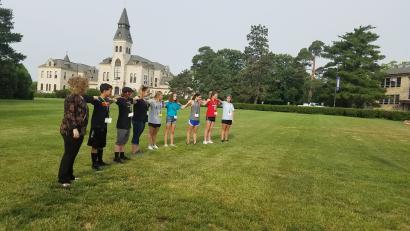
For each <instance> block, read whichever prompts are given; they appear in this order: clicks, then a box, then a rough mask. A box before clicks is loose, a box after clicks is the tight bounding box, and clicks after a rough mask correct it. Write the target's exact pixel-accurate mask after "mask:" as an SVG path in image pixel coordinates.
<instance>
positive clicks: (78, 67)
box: [39, 55, 98, 81]
mask: <svg viewBox="0 0 410 231" xmlns="http://www.w3.org/2000/svg"><path fill="white" fill-rule="evenodd" d="M50 60H51V61H52V62H53V66H51V67H53V68H61V69H64V70H67V71H73V72H76V71H78V72H81V73H85V75H87V76H88V77H89V78H90V81H97V79H96V78H95V77H96V76H97V75H98V70H97V68H95V67H92V66H88V65H85V64H82V63H73V62H71V61H69V60H70V59H69V58H68V55H66V56H65V57H64V59H49V61H50ZM67 60H68V61H67ZM41 67H44V68H47V67H50V66H49V63H48V62H47V63H45V64H43V65H40V66H39V68H41Z"/></svg>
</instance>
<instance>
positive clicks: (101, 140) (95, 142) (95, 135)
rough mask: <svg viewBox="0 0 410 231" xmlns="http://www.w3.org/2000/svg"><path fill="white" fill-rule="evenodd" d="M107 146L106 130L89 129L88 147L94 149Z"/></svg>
mask: <svg viewBox="0 0 410 231" xmlns="http://www.w3.org/2000/svg"><path fill="white" fill-rule="evenodd" d="M106 144H107V128H104V127H103V128H91V130H90V135H89V137H88V143H87V145H88V146H91V147H93V148H95V149H100V148H104V147H105V145H106Z"/></svg>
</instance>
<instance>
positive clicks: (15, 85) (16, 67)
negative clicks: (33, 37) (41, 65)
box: [0, 1, 34, 99]
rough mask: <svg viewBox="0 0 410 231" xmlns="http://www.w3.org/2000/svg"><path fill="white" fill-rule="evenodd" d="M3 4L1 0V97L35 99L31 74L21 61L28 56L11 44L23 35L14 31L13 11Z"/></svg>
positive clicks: (18, 40) (19, 39)
mask: <svg viewBox="0 0 410 231" xmlns="http://www.w3.org/2000/svg"><path fill="white" fill-rule="evenodd" d="M1 6H2V4H1V1H0V89H1V91H0V99H33V93H34V91H33V90H32V88H31V86H32V80H31V76H30V74H29V73H28V71H27V69H26V68H25V67H24V65H23V64H22V63H21V61H23V60H24V59H25V58H26V56H24V55H23V54H21V53H19V52H17V51H15V50H14V49H13V47H12V46H11V44H13V43H17V42H20V41H21V39H22V37H23V36H22V35H21V34H19V33H14V32H12V30H13V28H14V26H13V21H12V20H13V12H12V10H11V9H6V8H3V7H1Z"/></svg>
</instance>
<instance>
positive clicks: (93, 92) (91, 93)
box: [85, 88, 101, 96]
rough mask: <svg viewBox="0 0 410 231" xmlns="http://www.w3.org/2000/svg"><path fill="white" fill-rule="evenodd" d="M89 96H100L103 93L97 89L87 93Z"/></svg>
mask: <svg viewBox="0 0 410 231" xmlns="http://www.w3.org/2000/svg"><path fill="white" fill-rule="evenodd" d="M85 94H86V95H88V96H99V95H101V92H100V91H99V90H97V89H91V88H90V89H88V90H87V92H86V93H85Z"/></svg>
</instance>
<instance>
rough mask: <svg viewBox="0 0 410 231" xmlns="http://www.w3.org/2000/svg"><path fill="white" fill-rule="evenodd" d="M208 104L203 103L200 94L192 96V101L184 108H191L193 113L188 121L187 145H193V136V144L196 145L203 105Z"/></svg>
mask: <svg viewBox="0 0 410 231" xmlns="http://www.w3.org/2000/svg"><path fill="white" fill-rule="evenodd" d="M205 103H206V102H203V101H202V97H201V95H200V94H199V93H196V94H195V95H193V96H192V98H191V100H189V101H188V102H187V104H185V105H184V106H183V107H182V108H186V107H189V106H190V107H191V112H190V115H189V120H188V128H187V131H186V144H190V143H191V135H192V138H193V144H196V137H197V130H198V127H199V124H200V122H199V118H200V115H201V113H200V111H201V105H205Z"/></svg>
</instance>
